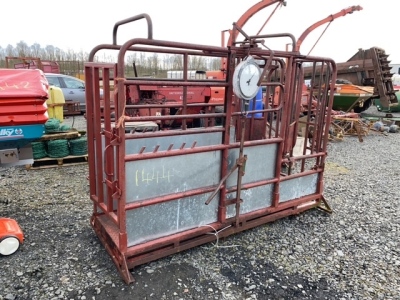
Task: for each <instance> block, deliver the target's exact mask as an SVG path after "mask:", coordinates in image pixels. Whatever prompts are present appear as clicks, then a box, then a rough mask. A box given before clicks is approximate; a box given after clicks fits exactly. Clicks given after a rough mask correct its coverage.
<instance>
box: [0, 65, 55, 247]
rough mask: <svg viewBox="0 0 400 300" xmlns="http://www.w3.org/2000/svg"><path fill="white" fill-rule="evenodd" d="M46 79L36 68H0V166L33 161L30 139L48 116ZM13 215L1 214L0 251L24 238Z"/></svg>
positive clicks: (21, 241)
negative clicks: (9, 216) (11, 216)
mask: <svg viewBox="0 0 400 300" xmlns="http://www.w3.org/2000/svg"><path fill="white" fill-rule="evenodd" d="M47 98H48V83H47V80H46V78H45V77H44V74H43V72H42V71H41V70H38V69H30V70H27V69H17V70H16V69H0V167H10V166H15V165H21V164H30V163H33V151H32V146H31V143H32V142H33V141H35V140H36V139H38V138H40V137H41V136H42V135H43V134H44V132H45V128H44V124H45V123H46V121H47V120H48V114H47V104H46V100H47ZM24 239H25V238H24V234H23V232H22V229H21V228H20V227H19V225H18V223H17V221H16V220H14V219H10V218H4V217H1V216H0V255H11V254H13V253H14V252H15V251H17V250H18V248H19V247H20V245H21V244H22V243H23V242H24Z"/></svg>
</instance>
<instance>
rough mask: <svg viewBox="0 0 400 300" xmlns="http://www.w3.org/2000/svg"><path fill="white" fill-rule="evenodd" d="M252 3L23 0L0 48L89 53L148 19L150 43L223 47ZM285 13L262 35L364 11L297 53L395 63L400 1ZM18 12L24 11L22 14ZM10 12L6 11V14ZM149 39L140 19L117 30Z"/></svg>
mask: <svg viewBox="0 0 400 300" xmlns="http://www.w3.org/2000/svg"><path fill="white" fill-rule="evenodd" d="M258 2H259V1H257V0H246V1H243V0H201V1H188V0H141V1H138V0H130V1H128V0H113V1H109V2H108V1H107V2H106V1H98V2H92V1H83V0H68V1H67V2H64V4H57V5H55V4H54V0H35V1H32V0H20V1H18V5H17V7H15V5H14V4H11V5H10V7H9V8H8V9H7V5H3V6H2V7H3V8H2V16H1V18H0V28H2V30H1V39H0V46H1V47H3V48H5V47H6V46H7V45H9V44H11V45H13V46H15V45H16V44H17V43H18V42H20V41H24V42H26V43H27V44H28V45H32V44H34V43H38V44H40V45H41V46H42V47H45V46H46V45H53V46H56V47H58V48H60V49H62V50H65V51H67V50H69V49H70V50H74V51H76V52H80V51H83V52H90V51H91V50H92V49H93V48H94V47H95V46H97V45H99V44H111V43H112V31H113V27H114V24H115V23H116V22H119V21H121V20H125V19H127V18H130V17H132V16H135V15H139V14H143V13H146V14H148V15H149V16H150V18H151V20H152V24H153V38H154V39H158V40H166V41H176V42H184V43H195V44H203V45H212V46H220V45H221V31H223V30H228V29H231V28H232V23H233V22H236V21H237V20H238V19H239V18H240V16H241V15H242V14H243V13H244V12H246V10H247V9H249V8H250V7H251V6H253V5H254V4H256V3H258ZM286 2H287V5H286V6H285V7H280V8H278V9H277V11H276V12H275V13H274V15H273V16H272V18H271V19H270V21H269V22H268V24H267V25H266V26H265V27H264V28H263V29H262V31H261V32H260V34H271V33H283V32H285V33H291V34H294V36H295V37H296V38H298V37H299V36H300V35H301V34H302V33H303V31H305V30H306V29H307V28H308V27H309V26H311V25H312V24H314V23H315V22H317V21H319V20H322V19H324V18H326V17H328V16H330V15H332V14H335V13H338V12H339V11H341V10H342V9H346V8H348V7H350V6H357V5H359V6H361V7H362V8H363V9H362V10H361V11H356V12H354V13H353V14H348V15H346V16H344V17H340V18H337V19H335V20H334V21H333V22H332V23H331V24H330V25H329V27H328V28H327V29H326V24H325V25H322V26H320V27H319V28H318V29H316V30H314V31H312V33H311V34H310V35H309V36H308V37H307V38H306V40H305V41H304V43H303V44H302V46H301V49H300V50H301V52H302V53H303V54H308V53H309V51H310V50H311V49H312V48H313V46H314V44H315V43H316V42H317V40H318V39H319V38H320V35H321V33H322V32H323V31H324V30H325V29H326V31H325V33H324V34H323V35H322V37H321V38H320V40H319V42H318V43H317V44H316V46H315V47H314V48H313V49H312V52H311V53H310V54H311V55H314V56H322V57H327V58H332V59H334V60H335V61H336V62H345V61H347V60H348V59H349V58H350V57H352V56H353V55H354V54H355V53H356V52H357V51H358V49H359V48H362V49H369V48H371V47H379V48H382V49H384V50H385V51H386V53H387V54H389V60H391V63H392V64H400V48H399V46H396V45H398V41H397V40H395V36H396V34H398V32H399V30H398V29H399V27H400V24H399V19H400V18H399V12H400V0H380V1H377V0H287V1H286ZM275 6H276V4H274V5H271V6H270V7H268V8H266V9H264V10H262V11H260V12H258V13H257V14H256V15H254V16H253V17H252V18H251V19H250V21H249V22H248V23H247V24H246V25H245V26H244V27H243V30H244V31H245V32H246V33H247V34H249V35H255V34H257V33H258V32H259V30H260V29H261V28H262V26H263V24H264V22H265V21H266V20H267V19H268V17H269V15H270V13H271V12H272V11H273V9H274V8H275ZM21 7H22V8H23V9H21ZM5 8H6V9H7V11H8V13H5V11H4V9H5ZM145 37H147V26H146V22H145V20H144V19H142V20H139V21H136V22H133V23H129V24H125V25H121V26H120V27H119V28H118V36H117V43H118V44H123V43H124V42H126V41H128V40H130V39H133V38H145ZM270 43H271V44H268V43H267V45H268V46H269V47H270V48H272V49H279V50H284V49H285V48H286V44H287V43H289V40H285V39H282V40H279V41H276V42H272V41H271V42H270Z"/></svg>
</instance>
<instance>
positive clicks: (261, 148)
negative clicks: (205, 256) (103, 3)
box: [85, 1, 336, 283]
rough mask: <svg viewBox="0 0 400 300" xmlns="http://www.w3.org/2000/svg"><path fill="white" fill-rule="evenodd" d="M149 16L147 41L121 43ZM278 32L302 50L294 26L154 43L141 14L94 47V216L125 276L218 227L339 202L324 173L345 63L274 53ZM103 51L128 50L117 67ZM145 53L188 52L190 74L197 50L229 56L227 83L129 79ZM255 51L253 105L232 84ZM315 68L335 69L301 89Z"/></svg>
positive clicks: (89, 77)
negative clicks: (131, 58) (339, 68)
mask: <svg viewBox="0 0 400 300" xmlns="http://www.w3.org/2000/svg"><path fill="white" fill-rule="evenodd" d="M275 2H276V1H275ZM142 18H145V19H146V20H147V23H148V27H149V33H148V38H134V39H131V40H129V41H127V42H125V43H124V44H122V45H118V44H117V43H116V33H117V30H116V29H117V27H118V26H119V25H121V24H124V23H127V22H130V21H135V20H138V19H142ZM237 30H238V31H241V32H243V31H242V30H241V28H240V27H239V25H238V24H235V25H234V28H233V30H232V31H231V34H232V36H233V37H235V36H236V35H235V33H236V32H237ZM271 38H286V39H291V42H292V43H293V49H295V46H296V40H295V39H294V38H293V37H292V36H291V35H290V34H282V35H280V34H274V35H262V36H260V35H258V36H247V38H246V40H245V41H243V42H236V41H235V38H233V39H231V41H230V44H231V46H230V47H215V46H205V45H197V44H187V43H179V42H171V41H162V40H154V39H152V26H151V19H150V18H149V17H148V15H139V16H135V17H133V18H132V19H129V20H124V21H121V22H119V23H117V24H116V27H115V28H114V36H113V44H103V45H99V46H97V47H95V48H94V49H93V50H92V52H91V53H90V61H91V62H89V63H86V64H85V78H86V84H87V86H86V93H87V123H88V142H89V144H88V148H89V153H90V155H89V177H90V198H91V200H92V201H93V204H94V208H93V215H92V217H91V224H92V226H93V228H94V230H95V232H96V234H97V235H98V237H99V239H100V240H101V242H102V243H103V244H104V246H105V248H106V250H107V251H108V252H109V254H110V255H111V257H112V258H113V260H114V262H115V264H116V266H117V268H118V270H119V272H120V273H121V275H122V277H123V279H124V280H125V281H126V282H128V283H129V282H132V280H133V277H132V274H131V272H130V269H132V268H134V267H135V266H137V265H140V264H143V263H146V262H150V261H153V260H156V259H158V258H161V257H164V256H167V255H170V254H173V253H177V252H180V251H182V250H186V249H189V248H192V247H196V246H198V245H201V244H204V243H208V242H211V241H214V240H216V238H217V237H216V235H215V232H219V233H218V238H221V237H226V236H229V235H232V234H234V233H237V232H240V231H243V230H246V229H249V228H253V227H256V226H259V225H261V224H265V223H267V222H270V221H273V220H276V219H279V218H282V217H285V216H288V215H293V214H297V213H300V212H302V211H305V210H308V209H311V208H314V207H320V208H322V209H325V210H328V211H329V210H330V208H329V206H328V205H327V203H326V202H325V200H324V197H323V172H324V164H325V158H326V155H327V153H326V145H327V140H328V127H329V126H326V124H329V123H330V107H331V103H332V99H333V93H329V89H332V88H333V83H334V82H335V79H336V78H335V76H336V75H335V74H336V70H335V64H334V62H333V61H332V60H330V59H326V58H320V57H310V56H304V55H300V53H298V52H286V51H272V50H270V49H268V48H266V47H264V44H265V43H268V41H269V40H270V39H271ZM104 49H112V50H115V51H117V52H118V62H117V63H116V64H110V63H95V62H93V61H94V57H95V55H96V53H97V52H98V51H100V50H104ZM135 52H140V53H142V52H144V53H149V54H150V55H153V54H157V55H158V57H161V56H162V55H167V54H168V55H170V56H176V57H180V59H181V61H182V62H183V74H187V71H188V70H189V67H188V64H189V62H190V61H191V59H192V58H193V57H202V58H218V59H222V60H224V61H225V62H227V63H226V69H225V70H224V71H223V72H221V74H223V76H222V77H221V78H219V79H209V78H206V79H191V78H188V76H187V75H184V76H183V78H182V79H167V78H161V79H160V78H148V77H141V76H140V74H138V75H137V76H135V77H133V78H128V77H127V76H126V75H125V74H126V72H125V59H126V57H127V55H129V54H132V53H135ZM249 57H252V58H253V59H255V61H256V62H257V64H258V66H259V68H260V70H261V73H262V79H261V80H260V81H261V82H260V85H261V87H262V90H263V97H261V98H257V97H259V95H257V97H256V98H254V99H253V100H251V101H248V102H247V104H249V106H248V107H247V106H245V105H244V104H245V103H246V101H243V100H242V99H239V98H238V97H237V96H236V95H235V94H234V91H233V86H232V82H233V81H234V80H236V78H233V75H234V74H235V68H236V67H237V66H238V64H239V63H240V62H241V61H243V60H245V59H247V58H249ZM305 64H307V65H308V66H309V65H312V66H314V70H315V71H316V70H319V71H320V74H323V72H322V70H324V73H325V74H328V75H327V76H326V77H325V78H324V81H323V82H321V84H319V85H318V87H317V88H314V89H312V90H311V91H309V93H308V94H307V95H309V96H304V94H303V83H304V78H303V73H302V68H303V65H305ZM110 80H111V82H114V90H113V91H112V89H111V86H110ZM100 82H102V88H103V91H104V92H103V95H104V99H102V101H100V92H99V89H100ZM195 88H196V89H197V90H198V89H200V91H201V92H200V93H197V94H194V93H193V90H194V89H195ZM177 89H178V92H177ZM171 90H174V91H175V92H174V93H175V96H176V93H177V94H178V95H179V97H175V96H173V95H172V94H168V93H169V91H171ZM215 90H218V91H221V90H222V91H223V93H224V95H223V98H222V99H223V100H224V101H223V104H220V103H216V102H213V101H212V96H211V95H213V91H215ZM194 95H197V96H194ZM198 95H201V97H200V96H198ZM312 95H318V101H313V100H314V98H313V97H312ZM260 101H261V102H260ZM254 104H255V105H254ZM260 104H261V105H260ZM216 107H217V108H216ZM300 116H302V117H301V118H300ZM222 229H223V230H222Z"/></svg>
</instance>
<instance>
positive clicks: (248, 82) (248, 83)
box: [246, 71, 256, 85]
mask: <svg viewBox="0 0 400 300" xmlns="http://www.w3.org/2000/svg"><path fill="white" fill-rule="evenodd" d="M254 74H256V71H254V73H253V75H251V77H250V78H249V80H247V81H246V83H247V85H250V81H251V79H252V78H253V76H254Z"/></svg>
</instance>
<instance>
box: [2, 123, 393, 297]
mask: <svg viewBox="0 0 400 300" xmlns="http://www.w3.org/2000/svg"><path fill="white" fill-rule="evenodd" d="M72 121H73V119H72V118H70V119H67V120H66V123H67V124H68V123H69V124H71V123H72ZM74 122H76V123H74V127H75V128H78V129H80V128H79V126H84V119H83V118H82V117H76V118H75V121H74ZM399 139H400V134H399V133H390V134H388V135H386V136H385V135H382V134H379V133H374V132H371V133H370V134H369V135H368V136H367V137H365V138H364V142H362V143H360V142H359V141H358V139H357V137H345V139H344V140H343V141H341V142H338V141H337V142H330V144H329V146H328V153H329V156H328V162H327V170H326V173H325V174H326V184H325V193H324V194H325V198H326V199H327V200H328V201H329V204H330V205H331V207H332V208H333V210H334V212H333V213H332V214H326V213H324V212H322V211H319V210H310V211H307V212H305V213H302V214H300V215H298V216H293V217H289V218H284V219H281V220H278V221H275V222H273V223H269V224H266V225H263V226H260V227H258V228H255V229H252V230H248V231H246V232H243V233H240V234H238V235H235V236H231V237H228V238H226V239H224V240H221V241H219V243H218V244H215V243H211V244H206V245H203V246H200V247H196V248H194V249H191V250H188V251H185V252H182V253H178V254H176V255H172V256H169V257H166V258H163V259H159V260H157V261H154V262H151V263H148V264H146V265H142V266H139V267H137V268H135V269H134V270H133V276H134V278H135V280H136V281H135V282H134V283H132V284H131V285H126V284H125V283H124V282H123V281H122V280H121V278H120V276H119V274H118V272H117V270H116V268H115V266H114V264H113V262H112V260H111V258H110V257H109V255H108V254H107V253H106V251H105V249H104V248H103V246H102V245H101V244H100V242H99V240H98V239H97V237H96V235H95V234H94V231H93V230H92V228H91V227H90V224H89V218H90V215H91V212H92V211H91V210H92V206H91V203H90V200H89V198H88V190H89V186H88V182H87V180H86V178H87V175H88V167H87V165H86V164H83V165H76V166H64V167H60V168H49V169H40V170H26V168H25V167H15V168H7V169H0V188H1V194H0V216H3V217H10V218H14V219H16V220H17V221H18V222H19V224H20V226H21V228H22V229H23V230H24V233H25V237H26V241H25V243H24V244H23V245H22V247H21V248H20V249H19V250H18V251H17V252H16V253H15V254H13V255H10V256H3V257H0V300H3V299H7V300H13V299H97V300H99V299H157V300H158V299H227V300H242V299H262V300H263V299H374V300H375V299H385V300H388V299H400V236H399V232H400V213H399V202H400V184H399V175H400V162H399V155H398V152H397V151H398V149H399V145H400V142H399Z"/></svg>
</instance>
